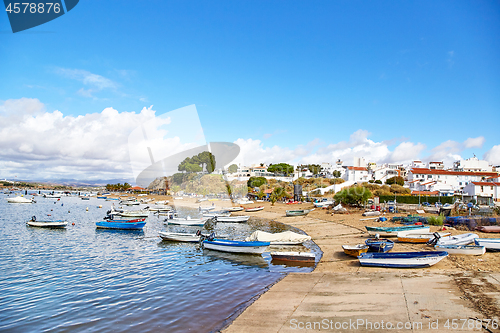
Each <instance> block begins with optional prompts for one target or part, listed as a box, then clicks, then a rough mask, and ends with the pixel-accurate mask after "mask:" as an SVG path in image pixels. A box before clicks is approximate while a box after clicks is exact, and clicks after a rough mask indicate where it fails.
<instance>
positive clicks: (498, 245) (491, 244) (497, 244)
mask: <svg viewBox="0 0 500 333" xmlns="http://www.w3.org/2000/svg"><path fill="white" fill-rule="evenodd" d="M474 242H475V244H476V245H479V246H484V247H485V248H486V249H487V250H490V251H500V238H476V239H474Z"/></svg>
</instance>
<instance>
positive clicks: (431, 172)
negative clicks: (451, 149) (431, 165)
mask: <svg viewBox="0 0 500 333" xmlns="http://www.w3.org/2000/svg"><path fill="white" fill-rule="evenodd" d="M410 172H411V173H413V174H424V175H448V176H498V173H496V172H487V171H479V172H472V171H451V170H436V169H427V168H412V169H411V170H410Z"/></svg>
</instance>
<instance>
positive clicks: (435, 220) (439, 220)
mask: <svg viewBox="0 0 500 333" xmlns="http://www.w3.org/2000/svg"><path fill="white" fill-rule="evenodd" d="M444 220H445V217H444V216H443V215H439V216H429V217H428V218H427V222H428V223H429V224H430V225H443V224H444Z"/></svg>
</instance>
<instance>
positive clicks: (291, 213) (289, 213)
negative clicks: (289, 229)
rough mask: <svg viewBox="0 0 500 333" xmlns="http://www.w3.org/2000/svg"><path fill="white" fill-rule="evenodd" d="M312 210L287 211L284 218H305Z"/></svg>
mask: <svg viewBox="0 0 500 333" xmlns="http://www.w3.org/2000/svg"><path fill="white" fill-rule="evenodd" d="M313 210H314V208H313V209H297V210H287V211H286V214H285V215H286V216H305V215H307V214H309V213H310V212H312V211H313Z"/></svg>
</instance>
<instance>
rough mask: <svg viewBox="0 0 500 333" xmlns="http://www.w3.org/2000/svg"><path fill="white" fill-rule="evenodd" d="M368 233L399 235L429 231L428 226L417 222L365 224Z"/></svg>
mask: <svg viewBox="0 0 500 333" xmlns="http://www.w3.org/2000/svg"><path fill="white" fill-rule="evenodd" d="M365 228H366V231H368V234H370V235H375V234H379V235H380V236H383V237H399V236H404V235H406V234H411V233H422V232H430V227H426V226H423V225H421V224H420V225H419V224H414V225H405V226H401V227H367V226H365Z"/></svg>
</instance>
